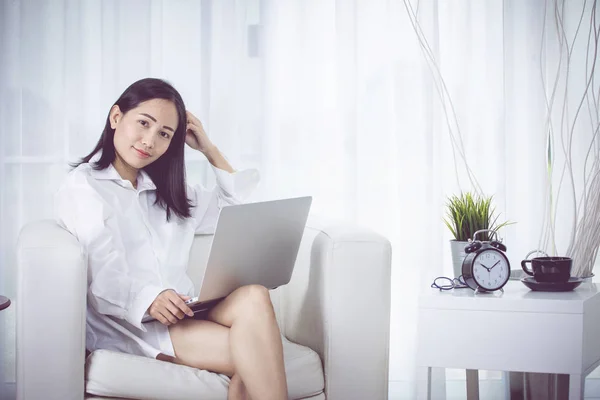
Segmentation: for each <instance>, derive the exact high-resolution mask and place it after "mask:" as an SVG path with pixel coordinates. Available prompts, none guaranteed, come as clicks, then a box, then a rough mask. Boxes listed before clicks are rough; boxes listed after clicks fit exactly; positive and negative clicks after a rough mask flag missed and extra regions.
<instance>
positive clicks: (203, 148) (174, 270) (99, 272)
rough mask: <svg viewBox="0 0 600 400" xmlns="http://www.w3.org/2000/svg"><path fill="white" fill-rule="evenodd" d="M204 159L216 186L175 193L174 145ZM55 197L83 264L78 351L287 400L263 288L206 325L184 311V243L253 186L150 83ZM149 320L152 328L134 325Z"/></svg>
mask: <svg viewBox="0 0 600 400" xmlns="http://www.w3.org/2000/svg"><path fill="white" fill-rule="evenodd" d="M185 144H187V145H188V146H190V147H191V148H192V149H194V150H197V151H200V152H202V153H203V154H204V155H205V156H206V158H207V159H208V161H209V162H210V164H211V166H212V168H213V171H214V172H215V174H216V178H217V187H216V188H215V189H214V190H213V191H207V190H206V189H204V188H202V187H201V186H195V187H191V186H188V185H186V182H185V165H184V146H185ZM74 167H75V168H74V169H73V170H72V171H71V172H70V173H69V174H68V176H67V177H66V179H65V181H64V183H63V184H62V185H61V187H60V188H59V190H58V192H57V194H56V214H57V220H58V222H59V223H60V224H61V225H62V226H64V227H65V228H66V229H68V230H69V231H70V232H71V233H72V234H73V235H75V236H76V237H77V239H78V240H79V242H80V243H81V244H82V246H83V248H84V249H85V252H86V254H87V257H88V292H87V293H88V308H87V329H86V347H87V349H88V350H90V351H94V350H96V349H110V350H114V351H121V352H126V353H131V354H138V355H143V356H147V357H154V358H157V359H159V360H163V361H170V362H174V363H178V364H183V365H188V366H191V367H195V368H200V369H205V370H210V371H214V372H217V373H221V374H226V375H228V376H230V377H231V382H230V386H229V396H228V398H229V399H244V398H252V399H255V400H256V399H260V400H263V399H285V398H287V384H286V377H285V371H284V365H283V350H282V343H281V336H280V331H279V328H278V326H277V323H276V320H275V314H274V311H273V306H272V304H271V301H270V297H269V293H268V291H267V289H265V288H264V287H262V286H245V287H242V288H240V289H238V290H236V291H234V292H233V293H231V294H230V295H229V296H228V297H227V298H226V299H224V300H223V301H221V302H220V303H219V304H218V305H216V306H215V307H214V308H212V309H211V310H210V311H209V312H208V313H207V315H206V317H205V319H203V320H199V319H192V318H185V317H186V316H190V317H191V316H193V312H192V310H190V308H189V307H188V306H187V305H186V304H185V300H187V299H189V298H191V297H190V296H191V295H193V293H194V287H193V284H192V282H191V281H190V279H189V277H188V276H187V275H186V268H187V264H188V254H189V251H190V247H191V244H192V241H193V237H194V233H207V232H214V228H215V224H216V220H217V216H218V213H219V209H220V208H221V207H223V206H226V205H229V204H238V203H240V202H241V199H242V198H244V197H245V196H247V194H248V193H249V192H251V191H252V190H253V189H254V187H255V186H256V183H257V180H258V174H257V173H256V171H253V170H245V171H239V172H236V171H234V169H233V168H232V167H231V165H229V163H228V162H227V160H226V159H225V158H224V157H223V155H222V154H221V153H220V152H219V150H218V149H217V147H216V146H215V145H214V144H213V143H211V141H210V140H209V138H208V137H207V135H206V133H205V131H204V129H203V127H202V123H201V122H200V121H199V120H198V118H196V117H195V116H194V115H192V113H190V112H189V111H186V109H185V106H184V103H183V100H182V99H181V96H180V95H179V93H178V92H177V91H176V90H175V89H174V88H173V87H172V86H171V85H169V84H168V83H166V82H164V81H162V80H159V79H142V80H140V81H138V82H135V83H134V84H132V85H131V86H130V87H128V88H127V89H126V90H125V92H124V93H123V94H122V95H121V97H119V99H118V100H117V101H116V102H115V104H114V105H113V106H112V108H111V109H110V112H109V115H108V118H107V120H106V126H105V127H104V132H103V133H102V136H101V137H100V140H99V141H98V144H97V145H96V148H95V149H94V150H93V151H92V152H91V153H90V154H89V155H88V156H86V157H84V158H83V159H82V160H81V162H80V163H78V164H75V165H74ZM147 315H150V316H152V317H154V318H155V319H156V320H157V321H154V322H151V323H145V324H142V322H141V321H142V319H143V318H144V317H145V316H147Z"/></svg>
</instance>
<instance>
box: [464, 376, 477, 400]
mask: <svg viewBox="0 0 600 400" xmlns="http://www.w3.org/2000/svg"><path fill="white" fill-rule="evenodd" d="M467 400H479V371H478V370H476V369H468V370H467Z"/></svg>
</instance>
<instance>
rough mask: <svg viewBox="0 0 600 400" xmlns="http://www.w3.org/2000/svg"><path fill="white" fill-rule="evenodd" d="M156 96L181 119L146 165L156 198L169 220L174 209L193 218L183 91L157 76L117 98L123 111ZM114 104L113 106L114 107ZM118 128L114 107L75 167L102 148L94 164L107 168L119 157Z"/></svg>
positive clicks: (181, 215) (184, 216)
mask: <svg viewBox="0 0 600 400" xmlns="http://www.w3.org/2000/svg"><path fill="white" fill-rule="evenodd" d="M152 99H164V100H169V101H171V102H172V103H173V104H174V105H175V108H176V109H177V114H178V123H177V129H176V130H175V134H174V135H173V138H172V139H171V143H170V144H169V148H168V149H167V151H166V152H165V154H163V155H162V156H161V157H160V158H159V159H158V160H156V161H154V162H153V163H151V164H149V165H148V166H146V167H145V168H144V171H146V173H148V175H149V176H150V178H152V181H153V182H154V184H155V185H156V202H155V204H159V205H160V206H161V207H163V208H164V209H165V210H166V214H167V221H169V220H170V218H171V211H173V212H174V213H175V214H176V215H177V216H179V217H180V218H189V217H190V216H191V214H190V207H191V205H192V204H191V203H190V200H189V199H188V198H187V195H186V184H185V163H184V158H183V155H184V152H183V150H184V146H185V129H186V120H187V118H186V114H185V105H184V103H183V99H182V98H181V95H180V94H179V92H177V90H175V88H174V87H173V86H171V85H170V84H169V83H167V82H165V81H163V80H161V79H155V78H146V79H141V80H139V81H137V82H135V83H133V84H132V85H131V86H129V87H128V88H127V89H125V91H124V92H123V94H122V95H121V97H119V99H118V100H117V101H116V102H115V105H117V106H119V108H120V109H121V112H122V113H123V114H126V113H127V112H128V111H129V110H131V109H133V108H136V107H137V106H138V105H140V103H143V102H145V101H148V100H152ZM111 108H112V107H111ZM114 136H115V130H114V129H112V128H111V126H110V111H109V113H108V116H107V117H106V125H105V126H104V131H103V132H102V136H100V140H98V144H96V147H95V148H94V150H92V152H91V153H90V154H88V155H87V156H85V157H83V158H82V159H81V160H80V161H79V162H76V163H73V164H71V166H72V167H73V168H75V167H77V166H79V165H80V164H83V163H89V162H90V160H91V159H92V157H93V156H94V155H95V154H96V153H97V152H98V151H100V150H102V156H101V157H100V159H99V160H98V161H96V162H94V163H92V164H91V166H92V168H94V169H95V170H103V169H105V168H108V166H109V165H110V164H111V163H112V162H113V161H114V160H115V156H116V155H115V145H114V142H113V139H114Z"/></svg>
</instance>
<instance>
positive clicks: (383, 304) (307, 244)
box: [15, 216, 391, 400]
mask: <svg viewBox="0 0 600 400" xmlns="http://www.w3.org/2000/svg"><path fill="white" fill-rule="evenodd" d="M211 239H212V236H196V238H195V240H194V244H193V246H192V249H191V254H190V269H189V274H190V276H191V277H192V279H194V281H195V282H197V281H198V279H197V277H198V274H200V273H201V272H202V270H203V267H204V266H205V265H206V259H207V255H208V254H207V253H208V246H209V244H210V240H211ZM17 250H18V268H19V272H18V295H17V301H16V302H15V307H17V399H19V400H32V399H45V400H49V399H60V400H70V399H83V398H85V399H93V398H96V397H95V396H105V397H103V398H106V397H108V398H114V397H119V398H143V399H188V398H194V399H200V400H204V399H224V398H226V393H227V385H228V382H229V380H228V378H227V377H225V376H222V375H218V374H214V373H211V372H208V371H201V370H198V369H194V368H188V367H183V366H180V365H175V364H171V363H167V362H162V361H158V360H153V359H149V358H145V357H138V356H132V355H128V354H119V353H114V352H111V351H106V350H100V351H96V352H94V353H92V354H91V355H90V356H89V357H87V359H85V304H86V284H87V268H86V264H85V259H84V255H83V252H82V250H81V248H80V246H79V244H78V242H77V241H76V239H75V238H74V237H73V236H72V235H70V234H69V233H68V232H67V231H65V230H63V229H62V228H60V227H59V226H58V225H57V224H56V223H54V222H53V221H50V220H45V221H37V222H34V223H30V224H28V225H26V226H25V227H23V229H22V231H21V234H20V237H19V242H18V249H17ZM390 266H391V247H390V243H389V241H388V240H386V239H385V238H383V237H382V236H380V235H377V234H375V233H373V232H371V231H368V230H366V229H362V228H359V227H357V226H353V225H341V224H339V223H331V222H325V221H324V220H323V219H319V218H316V217H314V216H311V217H310V218H309V222H308V224H307V228H306V230H305V233H304V237H303V239H302V244H301V246H300V251H299V254H298V259H297V262H296V266H295V269H294V274H293V276H292V280H291V282H290V283H289V284H288V285H286V286H283V287H280V288H278V289H276V290H274V291H272V292H271V295H272V299H273V304H274V306H275V310H276V312H277V317H278V321H279V324H280V328H281V332H282V334H283V336H284V358H285V364H286V372H287V377H288V387H289V393H288V394H289V397H290V398H291V399H315V400H316V399H325V398H327V399H330V400H352V399H360V400H363V399H376V400H379V399H387V397H388V354H389V346H388V344H389V327H390ZM84 365H85V368H84Z"/></svg>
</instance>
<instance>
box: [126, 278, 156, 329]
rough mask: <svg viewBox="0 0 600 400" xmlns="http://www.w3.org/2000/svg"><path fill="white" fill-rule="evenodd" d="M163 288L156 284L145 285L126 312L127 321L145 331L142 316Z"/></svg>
mask: <svg viewBox="0 0 600 400" xmlns="http://www.w3.org/2000/svg"><path fill="white" fill-rule="evenodd" d="M164 290H166V289H165V288H161V287H158V286H145V287H144V288H143V289H142V290H140V292H139V293H138V295H137V296H136V297H135V300H134V301H133V304H132V305H131V307H130V308H129V311H128V312H127V318H126V319H127V322H129V323H130V324H131V325H133V326H135V327H136V328H138V329H141V330H142V331H144V332H147V330H146V327H144V324H142V319H143V318H144V315H145V314H146V311H147V310H148V307H150V306H151V305H152V303H153V302H154V300H155V299H156V297H157V296H158V295H159V294H160V293H161V292H163V291H164Z"/></svg>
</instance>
